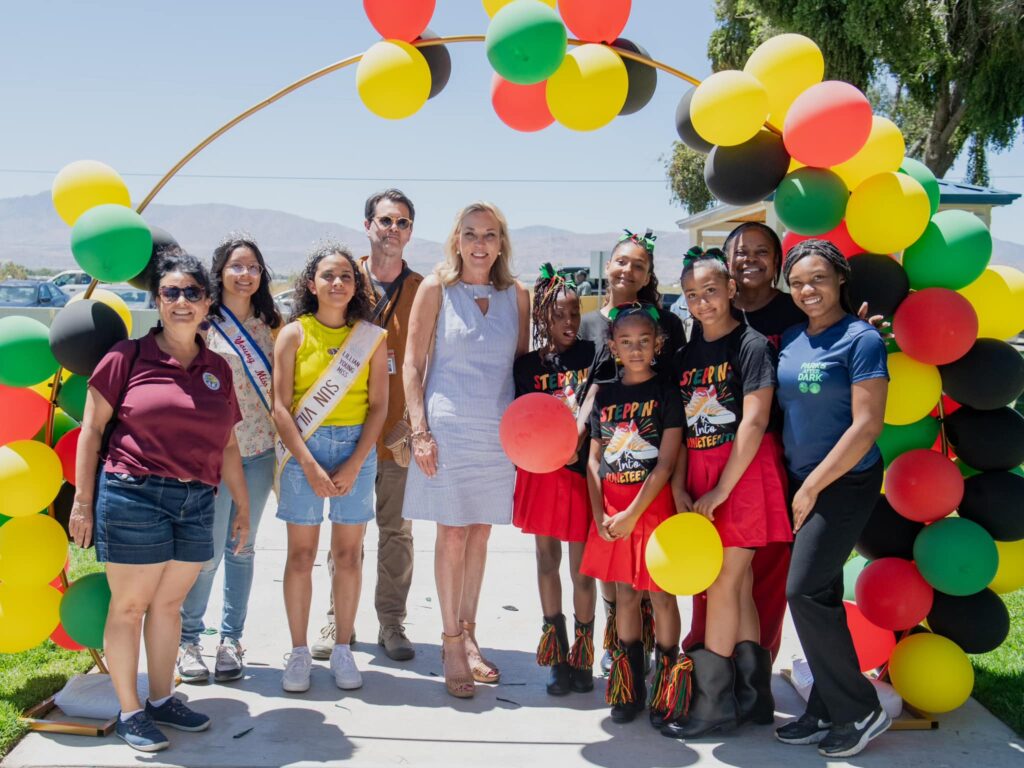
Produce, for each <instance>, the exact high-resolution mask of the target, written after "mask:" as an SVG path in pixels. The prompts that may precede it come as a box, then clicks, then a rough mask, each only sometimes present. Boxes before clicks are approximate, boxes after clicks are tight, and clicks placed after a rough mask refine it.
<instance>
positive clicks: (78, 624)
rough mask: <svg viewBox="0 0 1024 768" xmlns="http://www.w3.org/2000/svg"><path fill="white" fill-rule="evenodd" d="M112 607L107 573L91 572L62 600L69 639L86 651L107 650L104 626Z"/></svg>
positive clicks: (64, 622) (63, 615) (62, 618)
mask: <svg viewBox="0 0 1024 768" xmlns="http://www.w3.org/2000/svg"><path fill="white" fill-rule="evenodd" d="M109 608H110V585H109V584H108V583H107V574H105V573H90V574H89V575H88V576H83V577H82V578H80V579H79V580H78V581H76V582H74V583H73V584H72V585H71V586H69V587H68V591H67V592H65V593H64V597H63V599H61V601H60V623H61V624H63V625H64V631H65V632H67V633H68V637H70V638H71V639H72V640H74V641H75V642H76V643H78V644H79V645H84V646H85V647H86V648H102V647H103V627H104V626H105V625H106V623H107V610H108V609H109Z"/></svg>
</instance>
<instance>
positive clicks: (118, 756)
mask: <svg viewBox="0 0 1024 768" xmlns="http://www.w3.org/2000/svg"><path fill="white" fill-rule="evenodd" d="M415 535H416V537H417V538H416V541H417V548H416V556H417V571H416V576H415V581H414V584H413V589H412V595H411V597H410V606H409V619H408V631H409V635H410V637H411V638H412V640H413V641H414V642H415V643H416V650H417V655H416V658H415V660H414V661H412V662H410V663H408V664H401V665H400V664H397V663H395V662H392V661H390V660H389V659H388V658H387V657H386V656H384V655H383V652H382V651H381V649H379V648H378V646H377V645H376V643H375V642H370V641H376V631H377V623H376V618H375V615H374V613H373V605H372V596H371V597H370V598H369V599H366V597H365V596H367V595H371V587H372V582H373V574H374V573H375V567H376V566H375V560H374V553H375V549H376V533H375V531H374V530H371V531H370V532H369V534H368V537H367V558H366V573H367V575H368V578H367V580H366V582H367V583H366V584H365V588H364V590H363V592H364V600H363V603H362V605H361V606H360V610H359V617H358V619H357V622H356V625H357V632H358V634H359V638H360V642H359V643H358V644H357V647H356V649H355V651H356V654H355V655H356V659H357V661H358V663H359V665H360V667H361V669H362V670H363V676H364V686H363V688H362V689H361V690H359V691H353V692H342V691H339V690H338V689H337V688H336V687H335V685H334V681H333V678H332V677H331V675H330V672H329V670H328V668H327V663H326V662H315V663H314V674H313V686H312V688H311V689H310V691H309V692H308V693H305V694H299V695H295V694H286V693H283V692H282V690H281V686H280V673H281V669H282V668H283V662H282V655H283V654H284V653H286V652H287V651H288V650H289V648H288V633H287V628H286V624H285V618H284V607H283V599H282V596H281V584H280V581H281V573H282V571H283V565H284V559H285V552H284V536H285V534H284V525H283V524H282V523H280V522H278V521H277V520H275V519H274V518H273V515H272V510H271V509H268V510H267V515H266V517H265V524H264V525H263V526H262V527H261V530H260V535H259V540H258V542H257V548H258V556H257V558H258V559H257V575H256V583H255V586H254V590H253V600H252V605H251V609H250V615H249V622H248V623H249V629H248V631H247V635H246V638H245V644H246V646H247V647H248V653H247V656H246V661H247V662H248V665H249V666H248V670H247V674H246V677H245V679H244V680H242V681H239V682H236V683H232V684H228V685H209V686H182V687H181V688H180V689H179V692H180V693H182V694H183V695H185V696H186V697H187V698H188V700H189V701H190V702H191V703H193V704H194V705H195V706H196V708H197V709H200V710H202V711H204V712H207V713H209V714H210V715H211V716H212V717H213V718H214V724H213V727H212V729H211V730H210V731H209V732H207V733H202V734H183V733H178V732H174V731H172V732H171V740H172V746H171V749H169V750H168V751H165V752H161V753H159V754H157V755H153V756H145V755H142V754H141V753H139V752H135V751H133V750H131V749H129V748H128V747H126V746H124V745H123V744H122V742H120V741H119V740H117V739H116V738H115V737H113V736H111V737H108V738H105V739H96V738H88V737H76V736H59V735H52V734H39V733H33V734H30V735H29V736H28V737H27V738H26V739H24V740H23V741H22V742H21V744H20V745H19V746H18V747H17V748H16V749H15V750H14V751H13V752H11V754H10V755H8V757H7V759H6V760H5V761H3V765H4V766H8V767H9V768H16V767H17V768H22V767H26V768H27V767H29V766H31V767H32V768H36V767H41V766H138V765H150V766H189V767H190V768H194V767H197V766H218V767H224V768H227V767H229V766H231V767H233V766H239V767H245V768H249V767H255V766H283V765H296V766H322V765H325V764H330V765H334V764H339V765H341V764H344V765H352V766H381V765H415V766H446V767H450V766H462V765H481V764H483V765H487V766H488V768H502V767H503V766H523V765H528V764H530V763H534V764H537V765H545V766H546V765H557V766H559V767H560V768H570V766H577V765H597V766H606V767H607V768H656V767H658V768H660V767H661V766H664V767H666V768H676V767H678V768H682V767H683V766H691V765H696V764H700V765H733V766H742V767H743V768H748V767H753V766H776V765H785V766H787V768H801V767H802V766H822V765H824V764H825V762H826V761H825V760H824V759H823V758H821V757H820V756H819V755H818V753H817V751H816V750H815V749H814V748H812V747H789V746H785V745H783V744H780V743H778V742H776V741H775V740H774V739H773V738H772V730H771V728H768V727H756V726H746V727H744V728H743V729H742V730H740V731H738V732H737V733H736V734H735V735H733V736H731V737H730V738H728V739H727V740H724V741H723V740H722V739H721V738H719V737H716V738H713V739H706V740H700V741H696V742H692V743H688V744H682V743H680V742H677V741H674V740H670V739H666V738H663V737H661V736H660V735H658V734H657V733H655V732H653V731H652V730H651V728H650V726H649V725H648V724H647V722H646V717H644V718H643V719H642V720H638V721H636V722H634V723H632V724H629V725H625V726H619V725H615V724H613V723H612V722H611V721H610V720H609V719H608V717H607V708H606V707H605V705H604V699H603V685H602V684H600V682H599V684H598V686H597V689H596V690H595V691H594V692H593V694H588V695H579V694H576V695H571V696H569V697H565V698H552V697H550V696H548V695H547V694H546V693H545V691H544V686H543V679H544V678H543V672H542V671H541V670H539V669H538V668H537V667H536V665H535V664H534V661H533V650H534V648H535V647H536V642H537V637H538V633H539V625H540V621H539V618H540V617H539V615H538V614H539V610H540V609H539V601H538V598H537V593H536V588H535V582H534V558H533V550H532V541H531V540H530V538H528V537H526V536H523V535H521V534H520V533H519V532H518V531H516V530H515V529H512V528H504V529H500V530H495V533H494V535H493V537H492V539H491V549H490V561H489V563H488V572H487V578H486V582H485V587H484V597H483V600H482V606H483V607H482V609H481V612H480V616H479V617H478V618H479V629H478V634H479V636H480V638H481V642H482V643H483V644H484V648H485V651H486V652H487V653H488V655H489V656H490V657H491V658H492V659H493V660H494V661H495V662H496V663H497V664H498V665H499V666H500V667H501V669H502V671H503V677H502V683H501V685H499V686H496V687H488V686H478V687H477V696H476V698H475V699H472V700H469V701H457V700H455V699H453V698H451V697H450V696H448V695H447V694H446V693H445V691H444V687H443V682H442V678H441V677H440V675H441V663H440V655H439V633H440V621H439V619H438V615H437V608H436V597H435V595H434V587H433V568H432V543H433V531H432V527H431V526H430V525H426V524H423V525H420V524H417V528H416V529H415ZM321 559H322V558H321ZM315 586H316V594H315V597H314V605H315V606H320V607H321V608H322V607H323V606H325V603H326V594H327V578H326V569H325V568H317V571H316V573H315ZM215 593H216V590H215ZM215 600H216V598H215ZM217 610H219V603H218V604H217V605H212V604H211V610H210V612H209V613H208V616H209V617H214V616H216V615H218V614H217V613H216V611H217ZM684 610H685V607H684ZM321 615H322V614H320V613H319V612H315V615H314V618H313V620H312V622H311V632H316V630H317V629H318V628H319V626H320V618H321ZM684 621H686V619H685V618H684ZM601 629H602V628H601V622H600V620H599V621H598V633H599V634H600V632H601ZM204 643H205V649H206V651H207V652H208V653H209V654H210V655H211V659H210V666H211V667H212V654H213V652H214V649H215V645H216V638H214V637H206V638H204ZM798 654H799V646H798V644H797V642H796V639H795V636H794V634H793V632H792V628H788V631H787V633H786V638H785V641H784V645H783V651H782V655H781V657H780V661H779V664H777V668H779V667H782V666H784V665H786V663H787V661H788V660H789V659H791V658H792V657H793V656H794V655H798ZM773 688H774V691H775V695H776V699H777V707H778V712H777V714H778V718H779V720H780V721H784V720H785V719H787V718H789V717H791V716H794V715H797V714H799V713H800V712H802V709H803V708H802V702H801V701H800V700H799V698H798V697H797V695H796V693H795V692H794V691H793V689H792V688H791V687H790V686H789V685H788V684H787V683H785V682H784V681H783V680H782V679H781V678H780V677H778V676H777V675H776V677H775V679H774V681H773ZM243 734H244V735H243ZM836 764H843V763H836ZM849 764H850V765H856V766H886V767H887V768H888V767H902V766H907V767H909V766H914V767H915V768H917V767H918V766H928V768H941V767H942V766H968V765H969V766H985V767H986V768H994V767H996V766H1011V765H1013V766H1024V741H1022V740H1021V739H1019V738H1016V737H1015V736H1014V734H1013V733H1012V732H1011V731H1010V729H1009V728H1007V727H1006V726H1005V725H1003V724H1002V723H1001V722H1000V721H998V720H997V719H996V718H994V717H993V716H992V715H990V714H989V713H988V712H987V711H986V710H985V709H984V708H982V707H981V706H980V705H978V704H977V703H975V702H974V701H973V700H971V701H969V702H968V703H967V704H966V705H965V706H964V707H962V708H961V709H960V710H958V711H957V712H954V713H952V714H949V715H945V716H943V717H942V719H941V728H940V729H939V730H937V731H904V732H898V733H889V734H886V735H885V736H884V737H882V738H881V739H879V740H878V741H876V742H874V743H873V744H872V746H871V748H870V749H869V750H868V751H867V752H866V753H864V754H862V755H860V756H858V757H857V758H854V759H853V760H852V761H851V762H850V763H849Z"/></svg>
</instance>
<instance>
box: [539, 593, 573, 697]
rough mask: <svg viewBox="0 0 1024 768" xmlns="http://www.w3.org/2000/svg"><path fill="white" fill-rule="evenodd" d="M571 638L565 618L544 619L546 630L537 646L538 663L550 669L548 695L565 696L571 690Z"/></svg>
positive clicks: (546, 617)
mask: <svg viewBox="0 0 1024 768" xmlns="http://www.w3.org/2000/svg"><path fill="white" fill-rule="evenodd" d="M568 654H569V636H568V634H566V631H565V616H563V615H562V614H561V613H560V614H558V615H557V616H550V617H548V616H545V617H544V629H543V631H542V633H541V636H540V643H538V644H537V663H538V664H539V665H540V666H542V667H549V668H550V671H549V672H548V683H547V689H548V693H549V694H550V695H552V696H565V695H566V694H568V693H569V691H570V690H571V687H570V686H571V682H570V680H569V662H568V661H567V660H566V657H567V656H568Z"/></svg>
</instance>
